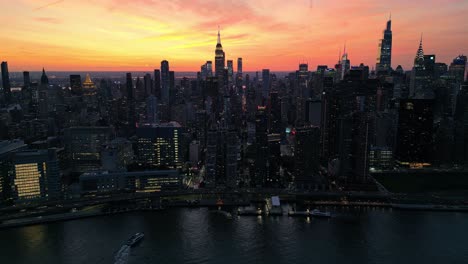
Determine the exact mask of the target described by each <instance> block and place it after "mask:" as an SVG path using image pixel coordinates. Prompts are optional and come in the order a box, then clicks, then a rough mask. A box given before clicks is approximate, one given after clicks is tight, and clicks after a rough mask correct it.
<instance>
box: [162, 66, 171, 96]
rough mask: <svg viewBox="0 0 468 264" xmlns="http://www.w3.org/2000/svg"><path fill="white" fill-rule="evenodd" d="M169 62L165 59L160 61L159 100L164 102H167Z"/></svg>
mask: <svg viewBox="0 0 468 264" xmlns="http://www.w3.org/2000/svg"><path fill="white" fill-rule="evenodd" d="M169 78H170V77H169V62H168V61H167V60H163V61H161V101H162V103H164V104H169V89H170V79H169Z"/></svg>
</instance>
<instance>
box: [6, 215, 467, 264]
mask: <svg viewBox="0 0 468 264" xmlns="http://www.w3.org/2000/svg"><path fill="white" fill-rule="evenodd" d="M210 210H211V209H208V208H178V209H176V208H174V209H167V210H164V211H159V212H133V213H125V214H118V215H112V216H102V217H95V218H86V219H80V220H73V221H65V222H56V223H50V224H43V225H34V226H26V227H20V228H12V229H4V230H0V263H80V264H81V263H155V264H156V263H157V264H161V263H222V264H229V263H236V264H238V263H304V264H305V263H468V213H454V212H412V211H395V210H391V209H380V208H368V209H358V210H342V211H335V212H336V214H337V216H336V217H334V218H331V219H315V218H312V219H306V218H303V217H296V218H293V217H288V216H286V215H285V216H277V217H266V216H262V217H255V216H241V217H237V216H234V217H233V219H231V220H229V219H227V218H226V217H225V216H224V215H222V214H215V213H212V212H210ZM332 210H333V209H332ZM136 232H144V233H145V238H144V240H143V241H142V242H141V243H140V244H139V245H137V246H136V247H134V248H131V249H125V248H122V245H123V244H124V242H125V241H126V240H127V239H128V238H129V237H130V236H131V235H133V234H134V233H136ZM119 251H120V252H119ZM117 254H121V255H122V254H123V255H124V257H119V259H116V255H117Z"/></svg>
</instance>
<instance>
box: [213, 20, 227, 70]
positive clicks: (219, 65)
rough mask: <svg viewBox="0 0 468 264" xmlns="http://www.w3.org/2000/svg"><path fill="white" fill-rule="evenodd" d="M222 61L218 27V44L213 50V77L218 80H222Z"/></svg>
mask: <svg viewBox="0 0 468 264" xmlns="http://www.w3.org/2000/svg"><path fill="white" fill-rule="evenodd" d="M224 61H225V54H224V51H223V46H222V45H221V34H220V32H219V26H218V42H217V43H216V50H215V76H216V77H218V78H222V77H223V75H224Z"/></svg>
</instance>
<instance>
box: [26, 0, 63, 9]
mask: <svg viewBox="0 0 468 264" xmlns="http://www.w3.org/2000/svg"><path fill="white" fill-rule="evenodd" d="M63 1H64V0H58V1H55V2H51V3H48V4H45V5H42V6H39V7H36V8H34V9H33V11H39V10H41V9H44V8H47V7H50V6H53V5H57V4H60V3H62V2H63Z"/></svg>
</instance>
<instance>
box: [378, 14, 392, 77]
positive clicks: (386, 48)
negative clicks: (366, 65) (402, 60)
mask: <svg viewBox="0 0 468 264" xmlns="http://www.w3.org/2000/svg"><path fill="white" fill-rule="evenodd" d="M375 68H376V69H377V72H382V71H387V72H388V71H389V70H390V69H391V68H392V16H391V15H390V17H389V18H388V21H387V28H385V30H384V31H383V39H381V40H380V42H379V56H378V58H377V64H376V67H375Z"/></svg>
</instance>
